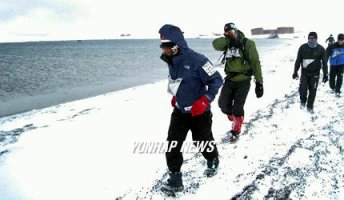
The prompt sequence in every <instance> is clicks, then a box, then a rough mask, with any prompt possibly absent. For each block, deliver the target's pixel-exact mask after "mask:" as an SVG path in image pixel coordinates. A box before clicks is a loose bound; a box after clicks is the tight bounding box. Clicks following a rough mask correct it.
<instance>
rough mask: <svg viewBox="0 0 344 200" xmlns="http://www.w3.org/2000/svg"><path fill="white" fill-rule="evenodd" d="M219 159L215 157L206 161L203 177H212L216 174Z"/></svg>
mask: <svg viewBox="0 0 344 200" xmlns="http://www.w3.org/2000/svg"><path fill="white" fill-rule="evenodd" d="M219 163H220V161H219V158H218V157H216V158H214V159H213V160H208V161H207V169H206V170H205V171H204V175H206V176H207V177H212V176H214V175H215V174H216V173H217V168H218V166H219Z"/></svg>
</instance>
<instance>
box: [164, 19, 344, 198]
mask: <svg viewBox="0 0 344 200" xmlns="http://www.w3.org/2000/svg"><path fill="white" fill-rule="evenodd" d="M159 34H160V39H161V44H160V48H161V50H162V54H161V57H160V58H161V59H162V60H163V61H164V62H166V63H167V65H168V69H169V79H168V92H169V93H170V94H171V95H172V99H171V106H172V107H173V108H174V109H173V112H172V114H171V121H170V126H169V129H168V137H167V142H168V143H169V146H170V144H172V142H173V143H175V142H177V145H176V146H175V147H173V148H168V149H170V151H168V152H166V162H167V166H168V169H169V178H168V180H167V182H166V183H165V184H164V185H163V186H162V190H163V191H171V192H178V191H182V190H183V181H182V173H181V166H182V164H183V153H182V152H181V148H182V145H183V142H184V140H185V139H186V136H187V133H188V131H189V130H191V132H192V139H193V141H195V142H214V137H213V133H212V112H211V109H210V104H211V102H212V101H213V100H214V99H215V96H216V95H217V93H218V91H219V89H220V88H221V87H222V89H221V92H220V96H219V100H218V105H219V107H220V109H221V111H222V112H223V113H224V114H225V115H226V116H227V118H228V120H229V121H230V122H231V123H232V127H231V131H230V135H229V141H230V142H236V141H237V140H238V139H239V135H240V132H241V127H242V124H243V121H244V116H245V112H244V105H245V101H246V98H247V95H248V92H249V90H250V86H251V80H252V76H253V77H254V79H255V94H256V97H257V98H260V97H262V96H263V93H264V89H263V76H262V70H261V65H260V60H259V55H258V51H257V48H256V46H255V43H254V41H252V40H250V39H248V38H246V37H245V35H244V33H242V32H241V31H240V30H239V29H237V27H236V25H235V24H234V23H227V24H225V26H224V36H222V37H219V38H216V39H214V40H213V42H212V45H213V48H214V49H215V50H217V51H221V52H223V55H224V59H223V64H225V74H226V77H224V79H223V78H222V77H221V75H220V73H219V72H218V71H217V70H216V68H215V67H214V65H213V64H212V63H211V61H210V60H209V59H208V58H207V57H206V56H204V55H202V54H200V53H198V52H195V51H193V50H192V49H191V48H189V46H188V44H187V42H186V40H185V38H184V35H183V32H182V31H181V30H180V28H179V27H177V26H174V25H170V24H166V25H164V26H162V27H161V28H160V30H159ZM343 39H344V35H343V34H339V35H338V41H337V42H336V43H334V44H333V45H330V46H329V47H328V48H327V50H326V51H325V49H324V48H323V47H322V46H321V45H319V44H318V43H317V34H316V33H315V32H311V33H310V34H309V36H308V42H307V43H306V44H303V45H302V46H301V47H300V49H299V51H298V56H297V59H296V62H295V68H294V74H293V78H294V79H296V78H297V77H298V73H297V72H298V70H299V68H300V66H302V70H301V80H300V88H299V92H300V99H301V105H302V106H306V103H307V108H308V110H309V111H313V104H314V100H315V94H316V89H317V84H318V81H319V73H320V69H321V68H322V69H323V74H324V76H323V82H326V81H327V80H328V71H327V61H328V59H330V64H331V70H330V87H331V88H332V89H334V90H335V91H336V93H340V87H341V84H342V73H343V67H344V54H343V53H344V46H343ZM335 77H337V81H336V82H334V79H335ZM308 90H309V95H308V97H307V91H308ZM307 99H308V101H307ZM206 144H207V145H210V143H206ZM211 149H212V150H211V151H202V152H201V153H202V155H203V157H204V158H205V159H206V160H207V168H206V170H205V172H204V174H205V176H208V177H211V176H213V175H215V174H216V172H217V169H218V166H219V153H218V150H217V148H216V145H215V146H214V147H213V148H211Z"/></svg>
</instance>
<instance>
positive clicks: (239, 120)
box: [229, 116, 244, 142]
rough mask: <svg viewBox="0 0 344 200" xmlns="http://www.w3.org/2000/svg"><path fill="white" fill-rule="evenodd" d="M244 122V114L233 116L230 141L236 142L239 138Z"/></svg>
mask: <svg viewBox="0 0 344 200" xmlns="http://www.w3.org/2000/svg"><path fill="white" fill-rule="evenodd" d="M243 122H244V116H240V117H237V116H234V117H233V124H232V130H231V133H232V135H231V136H230V138H229V141H230V142H236V141H237V140H238V139H239V134H240V132H241V127H242V124H243Z"/></svg>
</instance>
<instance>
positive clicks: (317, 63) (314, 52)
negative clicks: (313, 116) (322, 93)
mask: <svg viewBox="0 0 344 200" xmlns="http://www.w3.org/2000/svg"><path fill="white" fill-rule="evenodd" d="M317 39H318V35H317V33H316V32H310V33H309V34H308V42H307V43H305V44H302V45H301V46H300V48H299V50H298V53H297V58H296V61H295V65H294V73H293V75H292V77H293V79H298V77H299V75H298V70H299V69H300V66H301V67H302V69H301V79H300V86H299V93H300V101H301V108H304V107H305V106H306V103H307V110H308V111H309V112H311V113H313V112H314V111H313V108H314V101H315V96H316V92H317V88H318V82H319V76H320V69H321V68H322V70H323V79H322V81H323V83H326V82H327V81H328V69H327V62H326V52H325V49H324V47H323V46H321V45H320V44H318V42H317ZM307 94H308V95H307Z"/></svg>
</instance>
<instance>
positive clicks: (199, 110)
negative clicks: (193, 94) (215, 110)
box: [191, 96, 209, 117]
mask: <svg viewBox="0 0 344 200" xmlns="http://www.w3.org/2000/svg"><path fill="white" fill-rule="evenodd" d="M208 106H209V100H208V99H207V97H205V96H202V97H201V98H199V99H198V100H196V101H195V103H194V104H193V105H192V107H191V115H192V116H193V117H194V116H197V115H201V114H203V113H204V111H205V110H206V109H207V107H208Z"/></svg>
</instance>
